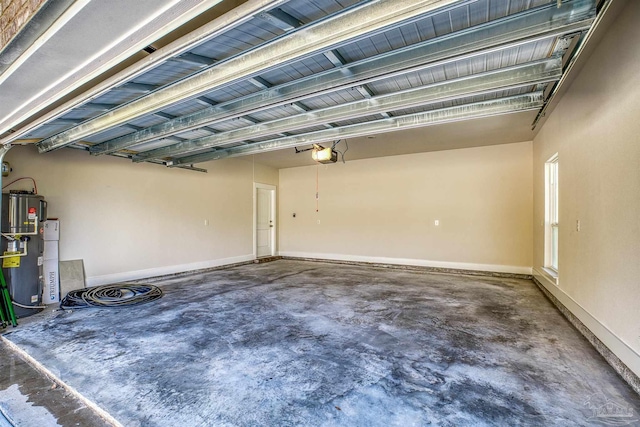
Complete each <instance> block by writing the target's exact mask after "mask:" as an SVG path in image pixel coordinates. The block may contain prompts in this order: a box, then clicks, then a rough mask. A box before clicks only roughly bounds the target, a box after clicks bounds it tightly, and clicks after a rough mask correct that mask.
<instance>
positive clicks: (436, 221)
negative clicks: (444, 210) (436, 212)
mask: <svg viewBox="0 0 640 427" xmlns="http://www.w3.org/2000/svg"><path fill="white" fill-rule="evenodd" d="M433 225H435V226H436V227H437V226H439V225H440V220H439V219H436V220H435V221H433Z"/></svg>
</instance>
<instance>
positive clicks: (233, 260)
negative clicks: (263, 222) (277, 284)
mask: <svg viewBox="0 0 640 427" xmlns="http://www.w3.org/2000/svg"><path fill="white" fill-rule="evenodd" d="M253 260H254V257H253V254H249V255H241V256H237V257H230V258H220V259H214V260H210V261H202V262H193V263H189V264H180V265H170V266H167V267H156V268H148V269H145V270H136V271H125V272H122V273H114V274H105V275H102V276H91V277H87V278H86V284H87V286H98V285H106V284H110V283H120V282H127V281H131V280H140V279H147V278H150V277H157V276H166V275H171V274H177V273H185V272H191V271H196V270H206V269H209V268H215V267H222V266H228V265H232V264H238V263H245V262H251V261H253Z"/></svg>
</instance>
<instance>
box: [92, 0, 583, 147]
mask: <svg viewBox="0 0 640 427" xmlns="http://www.w3.org/2000/svg"><path fill="white" fill-rule="evenodd" d="M572 6H573V3H564V4H563V6H562V8H561V9H556V7H555V5H550V6H548V7H544V8H540V9H536V10H534V11H528V12H526V13H520V14H517V15H513V16H510V17H507V18H502V19H500V20H496V21H493V22H490V23H487V24H483V25H479V26H477V27H473V28H470V29H468V30H464V31H459V32H456V33H452V34H450V35H446V36H442V37H437V38H434V39H430V40H427V41H425V42H422V43H416V44H415V45H411V46H408V47H406V48H403V49H398V50H395V51H391V52H388V53H385V54H382V55H377V56H374V57H371V58H366V59H363V60H361V61H357V62H352V63H349V64H347V65H344V66H343V67H341V68H335V69H331V70H328V71H325V72H322V73H318V74H314V75H311V76H309V77H305V78H302V79H299V80H295V81H293V82H289V83H285V84H282V85H278V86H274V87H272V88H270V89H267V90H265V91H261V92H257V93H255V94H250V95H247V96H244V97H241V98H238V99H234V100H231V101H227V102H223V103H220V104H218V105H217V106H215V107H212V108H208V109H204V110H201V111H198V112H195V113H193V114H189V115H185V116H181V117H177V118H175V119H174V120H170V121H168V122H165V123H161V124H158V125H154V126H150V127H149V128H147V129H145V130H143V131H141V132H137V133H135V134H130V135H125V136H123V137H120V138H115V139H113V140H110V141H105V142H104V143H102V144H99V145H96V146H94V147H92V153H94V154H108V153H113V152H115V151H118V150H121V149H125V148H127V147H130V146H132V145H136V144H139V143H142V142H147V141H152V140H155V139H160V138H162V137H164V136H167V135H172V134H175V133H179V132H184V131H187V130H191V129H197V128H199V127H202V126H205V125H210V124H213V123H216V122H220V121H223V120H228V119H233V118H235V117H239V116H242V115H245V114H250V113H252V112H257V111H262V110H265V109H268V108H273V107H276V106H279V105H284V104H291V103H292V102H295V101H300V100H302V99H305V98H309V97H312V96H317V95H320V94H323V93H328V92H332V91H336V90H339V89H344V88H348V87H352V86H356V85H359V84H360V85H361V84H365V83H368V82H373V81H377V80H381V79H384V78H388V77H393V76H398V75H402V74H406V73H409V72H413V71H417V70H420V69H425V68H429V67H435V66H440V65H444V64H448V63H452V62H455V61H458V60H462V59H466V58H470V57H475V56H479V55H483V54H487V53H491V52H494V51H498V50H501V49H507V48H511V47H516V46H520V45H522V44H525V43H531V42H535V41H538V40H544V39H546V38H549V37H555V36H558V35H562V34H566V33H570V32H574V31H576V30H579V29H585V28H588V27H589V25H590V24H591V22H592V19H591V18H587V19H584V18H585V16H584V15H574V14H571V11H572ZM581 19H582V20H581ZM576 21H577V22H576Z"/></svg>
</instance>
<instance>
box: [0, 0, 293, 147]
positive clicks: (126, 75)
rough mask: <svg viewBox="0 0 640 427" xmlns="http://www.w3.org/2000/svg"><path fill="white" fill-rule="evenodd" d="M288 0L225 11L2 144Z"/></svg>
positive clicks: (263, 0)
mask: <svg viewBox="0 0 640 427" xmlns="http://www.w3.org/2000/svg"><path fill="white" fill-rule="evenodd" d="M286 1H287V0H246V1H245V2H244V3H242V4H240V5H239V6H237V7H235V8H234V9H233V12H232V13H225V14H223V15H222V16H220V17H218V18H215V19H213V20H212V21H211V22H209V23H207V24H205V25H203V26H201V27H200V28H198V29H196V30H194V31H192V32H190V33H188V34H186V35H184V36H182V37H180V38H178V39H177V40H175V41H173V42H171V43H169V44H168V45H166V46H164V47H162V48H160V49H158V50H157V51H155V52H153V53H152V54H150V55H149V56H147V57H146V58H144V60H141V61H138V62H136V63H135V64H133V65H131V66H129V67H127V68H125V69H124V70H122V71H120V72H118V73H116V74H115V75H113V76H111V77H109V78H107V79H105V80H103V81H101V82H100V83H97V84H95V85H93V86H92V87H91V88H90V89H88V90H86V91H84V92H83V93H82V94H80V95H78V96H76V97H74V98H72V99H70V100H68V101H66V102H64V103H63V104H62V105H60V106H58V107H56V108H54V109H52V110H51V111H49V112H47V113H45V114H43V115H42V116H40V117H38V118H36V119H34V120H31V121H29V122H28V123H26V124H24V125H22V126H21V127H19V128H17V129H15V132H13V133H11V134H10V135H8V136H6V137H3V138H1V139H0V144H6V143H9V142H11V141H14V140H16V139H18V138H20V137H22V136H23V135H26V134H27V133H29V132H31V131H32V130H34V129H35V128H37V127H38V126H40V125H42V124H44V123H47V122H49V121H51V120H53V119H55V118H57V117H60V116H62V115H64V114H65V113H67V112H69V111H70V110H73V109H74V108H81V106H82V104H83V103H86V102H89V101H90V100H92V99H96V98H98V97H99V96H100V95H103V94H105V93H106V92H108V91H109V90H111V88H113V87H115V86H119V85H121V84H123V83H125V82H127V81H131V80H133V79H135V78H136V77H137V76H140V75H142V74H144V73H146V72H147V71H149V70H151V69H152V68H154V67H157V66H158V64H161V63H163V62H165V61H168V60H170V59H171V58H172V57H176V56H179V55H181V54H183V53H185V52H188V51H189V50H190V49H193V48H195V47H196V46H198V45H200V44H202V43H204V42H206V41H208V40H211V39H212V38H214V37H216V36H218V35H220V34H223V33H225V32H226V31H228V30H230V29H232V28H237V27H238V26H240V25H242V24H244V23H246V22H248V21H249V20H251V19H253V18H254V16H255V15H256V14H259V13H261V12H263V11H265V10H268V9H273V8H274V7H277V6H279V5H281V4H283V3H285V2H286ZM76 3H77V2H76ZM201 4H202V5H205V6H206V5H207V2H205V1H202V2H201ZM207 7H208V6H207Z"/></svg>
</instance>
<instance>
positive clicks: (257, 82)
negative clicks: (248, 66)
mask: <svg viewBox="0 0 640 427" xmlns="http://www.w3.org/2000/svg"><path fill="white" fill-rule="evenodd" d="M247 81H248V82H249V83H251V84H252V85H254V86H256V87H257V88H259V89H269V88H270V87H271V86H273V85H272V84H271V83H269V82H268V81H266V80H265V79H263V78H262V77H260V76H255V77H251V78H248V79H247Z"/></svg>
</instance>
